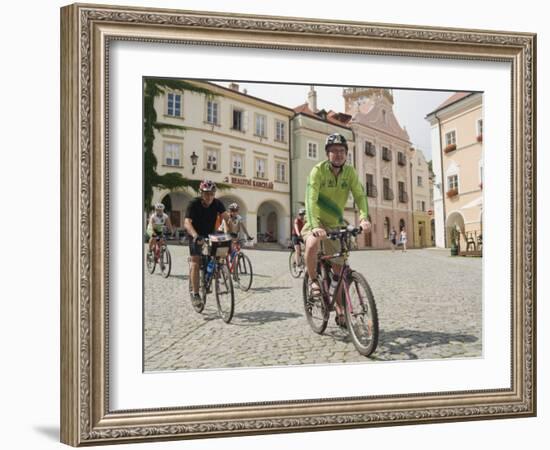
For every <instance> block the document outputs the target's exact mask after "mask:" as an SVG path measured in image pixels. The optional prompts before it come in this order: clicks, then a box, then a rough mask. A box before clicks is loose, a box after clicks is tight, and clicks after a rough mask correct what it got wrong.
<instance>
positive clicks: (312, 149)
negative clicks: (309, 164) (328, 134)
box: [307, 142, 318, 159]
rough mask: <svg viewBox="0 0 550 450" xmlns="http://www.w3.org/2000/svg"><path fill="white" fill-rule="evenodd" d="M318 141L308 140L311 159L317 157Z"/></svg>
mask: <svg viewBox="0 0 550 450" xmlns="http://www.w3.org/2000/svg"><path fill="white" fill-rule="evenodd" d="M317 148H318V146H317V142H308V143H307V157H308V158H309V159H317V153H318V151H317Z"/></svg>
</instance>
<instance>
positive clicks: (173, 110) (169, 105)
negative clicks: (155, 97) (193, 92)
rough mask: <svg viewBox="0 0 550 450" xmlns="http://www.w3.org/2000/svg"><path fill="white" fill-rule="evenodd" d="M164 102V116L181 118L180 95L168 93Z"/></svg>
mask: <svg viewBox="0 0 550 450" xmlns="http://www.w3.org/2000/svg"><path fill="white" fill-rule="evenodd" d="M166 100H167V101H166V115H168V116H174V117H181V94H176V93H174V92H169V93H168V94H167V98H166Z"/></svg>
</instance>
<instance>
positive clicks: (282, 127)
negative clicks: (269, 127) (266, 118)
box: [275, 120, 286, 142]
mask: <svg viewBox="0 0 550 450" xmlns="http://www.w3.org/2000/svg"><path fill="white" fill-rule="evenodd" d="M275 140H276V141H279V142H286V124H285V123H284V122H283V121H282V120H276V121H275Z"/></svg>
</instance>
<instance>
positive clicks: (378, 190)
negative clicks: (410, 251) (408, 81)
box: [343, 88, 413, 248]
mask: <svg viewBox="0 0 550 450" xmlns="http://www.w3.org/2000/svg"><path fill="white" fill-rule="evenodd" d="M343 95H344V100H345V113H346V114H348V115H349V116H351V119H350V121H349V122H348V125H349V127H350V128H351V129H352V131H353V133H354V136H355V144H356V152H355V153H356V168H357V171H358V173H359V176H360V177H361V179H362V183H363V184H364V185H365V189H366V193H367V196H368V202H369V213H370V221H371V223H372V231H371V233H369V234H368V235H366V236H365V237H364V239H360V241H359V245H360V246H366V247H374V248H388V247H389V245H390V244H389V235H390V232H391V230H392V228H395V230H396V231H397V232H398V233H399V231H400V230H401V229H405V230H406V232H407V234H408V236H409V245H410V246H413V241H412V239H411V235H412V233H413V226H412V224H413V217H412V211H413V207H412V201H413V199H412V195H411V167H410V164H409V162H410V159H411V156H412V152H411V142H410V139H409V135H408V133H407V131H406V130H405V129H404V128H402V127H401V125H400V124H399V122H398V121H397V118H396V117H395V115H394V112H393V95H392V93H391V92H390V91H389V90H387V89H374V88H347V89H344V92H343Z"/></svg>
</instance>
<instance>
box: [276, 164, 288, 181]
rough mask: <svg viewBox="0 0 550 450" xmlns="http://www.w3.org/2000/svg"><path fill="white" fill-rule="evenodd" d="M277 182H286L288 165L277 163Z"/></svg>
mask: <svg viewBox="0 0 550 450" xmlns="http://www.w3.org/2000/svg"><path fill="white" fill-rule="evenodd" d="M277 181H280V182H283V183H284V182H286V163H284V162H277Z"/></svg>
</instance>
